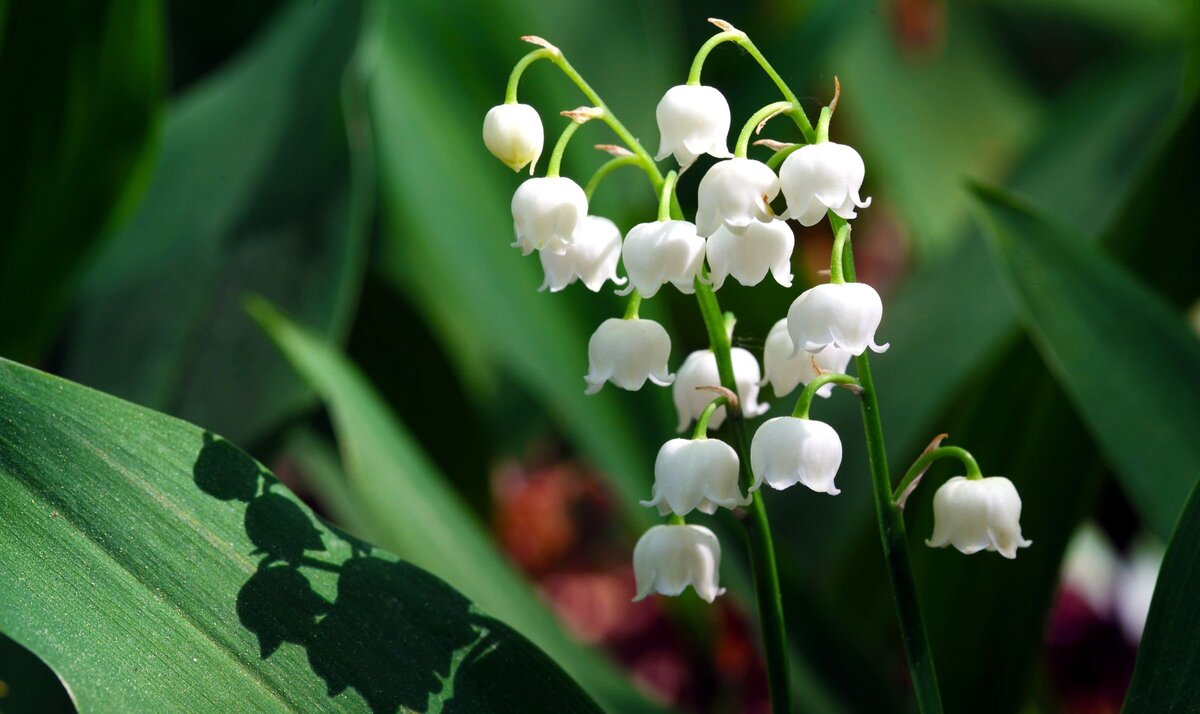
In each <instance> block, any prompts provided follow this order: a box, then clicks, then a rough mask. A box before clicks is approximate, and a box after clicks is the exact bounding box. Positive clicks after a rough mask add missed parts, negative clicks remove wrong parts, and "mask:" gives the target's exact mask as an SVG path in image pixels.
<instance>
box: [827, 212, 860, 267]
mask: <svg viewBox="0 0 1200 714" xmlns="http://www.w3.org/2000/svg"><path fill="white" fill-rule="evenodd" d="M829 225H830V226H832V227H833V250H832V251H831V252H830V254H829V282H831V283H833V284H835V285H837V284H840V283H844V282H846V272H845V270H843V269H842V261H843V259H844V254H845V252H846V245H847V244H848V241H849V240H850V224H849V223H847V222H846V219H845V218H842V217H841V216H839V215H837V214H836V213H834V212H833V211H830V212H829ZM850 272H851V273H853V272H854V266H851V267H850Z"/></svg>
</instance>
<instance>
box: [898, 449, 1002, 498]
mask: <svg viewBox="0 0 1200 714" xmlns="http://www.w3.org/2000/svg"><path fill="white" fill-rule="evenodd" d="M946 458H950V459H958V460H959V461H961V462H962V464H963V466H964V467H965V468H966V470H967V473H966V476H967V478H969V479H972V480H976V479H981V478H983V472H982V471H980V470H979V463H978V462H977V461H975V457H974V456H972V455H971V452H969V451H967V450H966V449H964V448H962V447H959V446H942V447H940V448H937V449H934V450H933V451H929V452H926V453H924V454H921V457H920V458H918V459H917V460H916V461H914V462H913V465H912V466H909V467H908V471H907V472H906V473H905V474H904V478H902V479H900V483H898V484H896V488H895V489H893V490H892V501H893V502H896V501H899V500H900V497H901V496H902V495H904V492H905V491H906V490H908V487H909V485H910V484H911V483H912V482H913V481H915V480H916V479H918V478H919V477H920V476H921V474H923V473H924V472H925V470H926V469H928V468H929V466H930V465H931V464H933V462H934V461H937V460H938V459H946Z"/></svg>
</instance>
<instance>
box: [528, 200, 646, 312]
mask: <svg viewBox="0 0 1200 714" xmlns="http://www.w3.org/2000/svg"><path fill="white" fill-rule="evenodd" d="M538 257H539V258H541V261H542V270H543V271H545V273H546V279H545V280H544V281H543V282H542V286H541V287H540V288H538V289H539V290H549V291H550V292H552V293H556V292H558V291H559V290H562V289H564V288H565V287H567V286H568V285H570V284H571V283H573V282H575V281H576V280H582V281H583V284H584V285H586V286H587V289H588V290H591V291H592V292H599V291H600V288H601V287H603V286H604V283H605V281H607V280H611V281H613V282H614V283H616V284H617V285H624V284H625V278H618V277H617V263H618V262H619V261H620V260H621V230H620V229H619V228H617V226H616V224H615V223H613V222H612V221H610V220H608V219H607V218H603V217H600V216H586V217H585V218H584V219H583V221H581V222H580V224H579V227H578V228H576V229H575V242H574V243H572V244H570V245H568V246H567V249H566V252H564V253H561V254H560V253H552V252H550V251H548V250H542V251H538Z"/></svg>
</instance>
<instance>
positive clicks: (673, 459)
mask: <svg viewBox="0 0 1200 714" xmlns="http://www.w3.org/2000/svg"><path fill="white" fill-rule="evenodd" d="M739 466H740V462H739V461H738V455H737V452H736V451H734V450H733V447H731V446H730V445H729V444H726V443H725V442H723V441H720V440H718V439H697V440H694V441H693V440H692V439H671V440H670V441H668V442H667V443H665V444H663V445H662V448H661V449H659V450H658V458H657V459H656V460H655V462H654V490H653V491H652V494H651V498H650V500H649V501H641V504H642V505H643V506H647V507H657V508H658V512H659V515H663V516H665V515H667V514H669V513H674V514H676V515H679V516H686V515H687V514H689V513H691V512H692V510H693V509H698V510H699V511H700V512H701V513H708V514H712V513H715V512H716V510H717V508H718V507H723V508H734V507H735V506H746V505H749V503H750V499H749V498H748V497H747V498H742V493H741V491H740V490H739V488H738V469H739Z"/></svg>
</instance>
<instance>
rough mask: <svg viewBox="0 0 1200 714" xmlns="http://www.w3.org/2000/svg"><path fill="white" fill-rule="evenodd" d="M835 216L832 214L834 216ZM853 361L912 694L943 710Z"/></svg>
mask: <svg viewBox="0 0 1200 714" xmlns="http://www.w3.org/2000/svg"><path fill="white" fill-rule="evenodd" d="M833 218H834V216H833V214H832V212H831V213H830V220H833ZM842 262H843V267H844V270H845V273H846V277H847V278H848V279H849V280H851V281H853V280H854V279H855V274H854V252H853V248H852V246H851V244H850V242H849V241H846V244H845V252H844V254H843V256H842ZM854 365H855V368H856V369H857V371H858V381H859V384H860V385H861V386H862V390H863V391H862V395H861V396H862V402H861V406H862V418H863V429H864V431H865V432H866V437H867V462H868V464H869V466H870V469H871V493H872V496H873V497H874V499H875V515H876V518H877V520H878V523H879V539H880V542H881V543H882V545H883V558H884V561H885V562H886V563H887V570H888V579H889V580H890V581H891V585H892V595H893V596H894V597H895V599H896V617H897V618H898V620H899V624H900V637H901V639H902V640H903V642H904V654H905V656H906V657H907V658H908V669H909V673H910V676H911V677H912V686H913V693H914V695H915V696H916V699H917V706H918V707H919V708H920V711H921V712H922V714H940V712H941V711H942V698H941V694H940V693H939V691H938V684H937V673H936V672H935V671H934V666H933V655H932V653H931V652H930V650H929V636H928V635H927V634H926V633H925V620H924V618H922V617H921V605H920V601H919V599H918V597H917V584H916V581H915V579H914V578H913V572H912V561H911V559H910V557H909V553H908V536H907V533H906V531H905V528H904V515H903V511H901V510H900V508H899V507H898V506H897V505H896V503H895V501H894V500H893V498H892V484H891V477H890V476H889V475H888V465H887V449H886V447H885V445H884V441H883V423H882V422H881V421H880V418H879V399H878V397H877V395H876V393H875V380H874V378H873V377H872V376H871V361H870V359H869V358H868V357H867V355H866V353H865V352H864V353H863V354H861V355H859V356H858V357H855V358H854Z"/></svg>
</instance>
